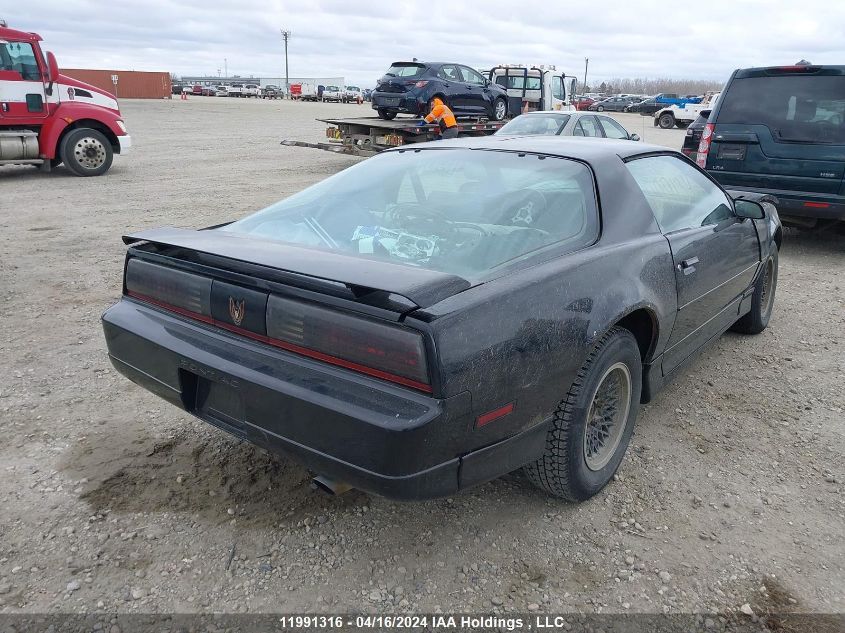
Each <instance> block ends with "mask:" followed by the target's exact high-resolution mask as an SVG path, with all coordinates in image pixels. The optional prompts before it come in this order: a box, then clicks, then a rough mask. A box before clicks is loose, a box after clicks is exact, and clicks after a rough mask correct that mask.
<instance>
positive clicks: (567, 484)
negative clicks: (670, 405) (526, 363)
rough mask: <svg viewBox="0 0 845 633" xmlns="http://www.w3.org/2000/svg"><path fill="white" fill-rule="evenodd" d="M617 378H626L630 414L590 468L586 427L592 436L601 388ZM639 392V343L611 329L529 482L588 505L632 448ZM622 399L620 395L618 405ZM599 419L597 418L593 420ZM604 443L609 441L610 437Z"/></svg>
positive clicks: (528, 469)
mask: <svg viewBox="0 0 845 633" xmlns="http://www.w3.org/2000/svg"><path fill="white" fill-rule="evenodd" d="M615 372H620V374H619V376H620V377H624V376H625V374H626V373H627V383H628V388H627V392H628V396H627V400H628V402H627V410H626V411H625V410H623V411H621V412H620V419H619V420H618V421H617V424H618V426H616V425H614V426H615V430H614V435H615V437H614V438H613V439H612V442H613V445H611V446H608V447H607V450H606V452H605V454H604V458H605V459H607V461H606V462H605V463H604V464H601V463H598V464H594V465H593V466H588V463H587V460H588V457H587V453H588V452H589V448H590V446H589V442H588V441H587V434H588V427H589V430H591V431H592V432H593V434H594V433H595V429H596V425H594V424H593V425H589V424H588V422H590V420H588V418H589V417H590V413H591V410H592V406H593V403H594V401H595V400H596V396H597V395H598V394H597V391H598V389H599V387H600V386H602V387H604V384H605V383H606V382H607V380H605V379H608V380H611V376H614V377H615ZM620 384H621V381H620ZM641 391H642V358H641V357H640V350H639V346H638V345H637V340H636V339H635V338H634V335H633V334H631V332H630V331H628V330H626V329H624V328H619V327H613V328H611V329H610V330H609V331H608V332H607V333H606V334H605V335H604V336H602V338H601V339H600V340H599V342H598V344H596V346H595V348H594V349H593V351H592V352H590V355H589V356H588V357H587V360H586V362H585V363H584V366H583V367H582V368H581V369H580V371H579V372H578V375H577V377H576V378H575V381H574V382H573V383H572V386H571V387H570V389H569V393H567V394H566V397H565V398H564V399H563V401H561V403H560V404H559V405H558V408H557V410H556V411H555V414H554V420H553V422H552V426H551V428H550V429H549V432H548V435H547V436H546V449H545V452H544V453H543V456H542V457H541V458H540V459H538V460H537V461H536V462H533V463H531V464H528V465H527V466H525V467H524V471H525V474H526V475H527V477H528V479H529V480H530V481H531V482H532V483H533V484H534V485H536V486H537V487H539V488H540V489H541V490H545V491H546V492H548V493H549V494H551V495H554V496H555V497H560V498H562V499H566V500H568V501H584V500H586V499H589V498H590V497H592V496H593V495H595V494H596V493H598V492H599V491H600V490H601V489H602V488H604V487H605V486H606V485H607V483H608V482H609V481H610V480H611V479H612V478H613V475H614V473H615V472H616V470H617V469H618V468H619V464H620V463H621V462H622V458H623V457H624V455H625V451H626V450H627V448H628V442H629V441H630V439H631V435H632V433H633V432H634V423H635V422H636V419H637V413H638V412H639V407H640V394H641ZM604 397H605V396H604V395H602V398H604ZM623 399H624V398H622V397H621V395H620V396H619V400H623ZM621 405H622V403H621V402H620V406H621ZM623 414H624V416H625V417H624V419H623V418H621V415H623ZM597 419H599V417H597V416H595V415H594V417H593V418H592V420H593V421H595V420H597ZM605 419H606V418H605ZM603 430H604V429H603ZM605 439H607V440H609V441H611V439H610V436H608V437H607V438H605ZM585 447H586V448H585ZM593 459H596V457H595V456H593Z"/></svg>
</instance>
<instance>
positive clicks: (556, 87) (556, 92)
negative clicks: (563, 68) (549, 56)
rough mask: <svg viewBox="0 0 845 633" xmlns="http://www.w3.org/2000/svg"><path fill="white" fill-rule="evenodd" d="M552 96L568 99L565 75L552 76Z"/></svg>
mask: <svg viewBox="0 0 845 633" xmlns="http://www.w3.org/2000/svg"><path fill="white" fill-rule="evenodd" d="M552 96H553V97H554V98H555V99H560V100H561V101H563V100H565V99H566V93H565V92H564V90H563V77H560V76H556V77H552Z"/></svg>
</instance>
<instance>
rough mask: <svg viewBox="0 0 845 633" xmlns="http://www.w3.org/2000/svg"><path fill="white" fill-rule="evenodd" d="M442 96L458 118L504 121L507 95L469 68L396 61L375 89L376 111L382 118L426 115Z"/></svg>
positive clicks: (440, 63)
mask: <svg viewBox="0 0 845 633" xmlns="http://www.w3.org/2000/svg"><path fill="white" fill-rule="evenodd" d="M435 97H440V98H441V99H442V100H443V101H444V102H445V103H446V105H448V106H449V108H451V110H452V112H454V113H455V115H456V116H486V117H488V118H490V119H493V120H494V121H501V120H503V119H504V118H505V117H506V116H507V113H508V95H507V92H506V91H505V89H504V88H502V87H501V86H498V85H496V84H494V83H492V82H491V81H490V80H488V79H486V78H485V77H483V76H482V75H481V73H479V72H478V71H476V70H473V69H472V68H470V67H469V66H464V65H461V64H455V63H444V62H437V63H423V62H394V63H393V64H392V65H391V66H390V68H389V69H388V70H387V72H386V73H385V75H384V76H383V77H382V78H381V79H380V80H379V82H378V85H377V86H376V89H375V90H373V94H372V102H373V109H374V110H375V111H376V112H378V115H379V117H381V118H382V119H388V120H389V119H392V118H394V117H395V116H396V115H397V114H399V113H400V112H401V113H404V114H413V115H417V116H419V115H425V114H427V113H428V112H430V111H431V101H432V100H433V99H434V98H435Z"/></svg>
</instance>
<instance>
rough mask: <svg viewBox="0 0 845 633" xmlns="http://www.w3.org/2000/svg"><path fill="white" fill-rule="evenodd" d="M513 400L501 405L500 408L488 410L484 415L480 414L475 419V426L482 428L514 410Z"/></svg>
mask: <svg viewBox="0 0 845 633" xmlns="http://www.w3.org/2000/svg"><path fill="white" fill-rule="evenodd" d="M513 406H514V403H513V402H508V403H507V404H506V405H505V406H503V407H499V408H498V409H494V410H493V411H488V412H487V413H485V414H484V415H479V416H478V417H477V418H476V419H475V428H477V429H480V428H481V427H482V426H484V425H485V424H490V423H491V422H492V421H493V420H498V419H499V418H502V417H504V416H506V415H508V414H509V413H512V412H513Z"/></svg>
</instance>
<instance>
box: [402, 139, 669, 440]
mask: <svg viewBox="0 0 845 633" xmlns="http://www.w3.org/2000/svg"><path fill="white" fill-rule="evenodd" d="M592 166H593V168H594V170H595V173H596V174H597V178H598V190H599V191H600V192H601V195H600V198H601V208H602V218H601V220H602V227H603V232H602V235H601V237H600V239H599V241H598V243H597V244H596V245H594V246H592V247H589V248H586V249H584V250H581V251H578V252H575V253H570V254H568V255H565V256H563V257H559V258H556V259H552V260H550V261H547V262H545V263H542V264H539V265H536V266H534V267H531V268H528V269H526V270H521V271H517V272H514V273H511V274H509V275H507V276H503V277H500V278H497V279H492V280H490V281H488V282H486V283H484V284H482V285H479V286H475V287H473V288H471V289H468V290H466V291H464V292H462V293H460V294H457V295H455V296H453V297H450V298H449V299H446V300H444V301H441V302H440V303H438V304H436V305H433V306H430V307H428V308H426V309H425V310H421V311H417V312H415V313H414V316H415V317H416V318H420V319H424V320H427V321H430V325H431V328H432V334H433V336H434V339H435V347H436V349H437V350H438V354H439V357H440V368H441V378H442V384H443V385H444V387H445V389H446V391H445V392H444V394H443V395H444V397H449V395H450V394H453V393H460V392H463V391H468V392H470V393H471V394H472V410H473V416H476V417H477V416H478V415H480V414H483V413H486V412H488V411H491V410H495V409H496V408H498V407H501V406H503V405H506V404H508V403H509V402H511V401H513V402H515V403H516V406H515V407H514V411H513V413H512V414H510V415H509V416H506V417H505V418H502V421H501V422H500V423H498V424H497V423H496V422H494V423H491V424H489V425H487V426H485V427H484V428H482V429H479V430H476V431H475V432H474V433H473V434H472V436H470V439H471V441H472V442H476V443H477V446H482V445H486V444H489V443H492V442H495V441H498V440H499V439H501V438H502V437H505V436H507V435H509V434H513V433H514V432H518V431H522V430H525V429H527V428H529V427H532V426H533V425H535V424H538V423H541V422H542V421H544V420H546V419H548V418H549V417H550V416H551V415H552V413H553V412H554V410H555V408H556V407H557V405H558V403H559V402H560V400H561V399H563V397H564V396H565V395H566V392H567V390H568V389H569V386H570V385H571V384H572V381H573V380H574V378H575V376H576V374H577V372H578V370H579V369H580V368H581V366H582V365H583V363H584V361H585V359H586V357H587V355H588V354H589V352H590V350H591V349H592V348H593V346H594V345H595V343H596V342H597V340H598V339H599V338H600V337H601V336H602V335H603V334H604V333H605V332H606V331H607V330H608V329H609V328H611V327H612V326H613V325H614V324H615V323H617V322H618V321H619V320H621V319H622V318H623V317H624V316H625V315H626V314H629V313H630V312H633V311H634V310H636V309H639V308H642V309H645V310H647V311H648V312H649V314H650V315H651V316H652V318H653V320H654V323H655V329H656V339H655V340H654V342H653V345H652V349H651V352H650V354H649V358H646V359H645V360H646V361H650V360H652V359H653V358H656V357H658V356H659V355H660V353H661V352H662V350H663V348H664V347H665V345H666V342H667V340H668V336H669V333H670V332H671V331H672V327H673V324H674V319H675V315H676V312H677V293H676V290H675V275H674V265H673V262H672V253H671V250H670V248H669V243H668V242H667V241H666V238H665V237H663V235H662V234H661V233H660V231H659V229H658V228H657V225H656V222H655V221H654V217H653V215H652V213H651V209H650V207H649V206H648V203H647V202H646V200H645V198H644V196H643V194H642V192H641V191H640V190H639V188H638V187H637V186H636V183H635V182H634V180H633V178H632V177H631V175H630V174H629V172H628V170H627V169H626V168H625V167H624V163H623V162H622V161H621V159H619V158H618V157H616V156H613V157H610V158H608V159H602V160H597V161H596V162H594V163H593V165H592ZM596 280H603V281H602V282H601V284H598V283H597V281H596Z"/></svg>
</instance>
